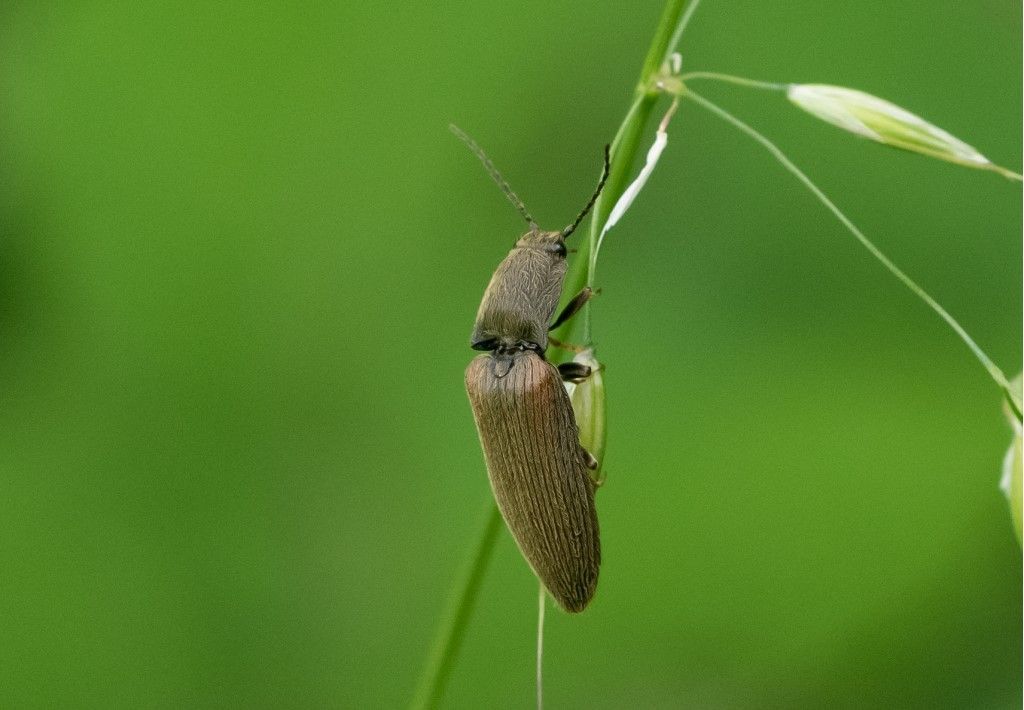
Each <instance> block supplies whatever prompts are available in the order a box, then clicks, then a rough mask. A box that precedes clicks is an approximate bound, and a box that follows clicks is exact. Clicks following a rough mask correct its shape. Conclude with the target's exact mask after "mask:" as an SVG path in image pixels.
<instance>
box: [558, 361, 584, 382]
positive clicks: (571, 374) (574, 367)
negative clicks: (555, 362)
mask: <svg viewBox="0 0 1024 710" xmlns="http://www.w3.org/2000/svg"><path fill="white" fill-rule="evenodd" d="M591 371H592V370H591V367H590V365H583V364H581V363H578V362H563V363H562V364H561V365H559V366H558V374H559V375H561V376H562V381H563V382H575V383H577V384H579V383H580V382H583V380H585V379H587V378H588V377H590V373H591Z"/></svg>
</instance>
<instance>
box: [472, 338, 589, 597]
mask: <svg viewBox="0 0 1024 710" xmlns="http://www.w3.org/2000/svg"><path fill="white" fill-rule="evenodd" d="M501 372H505V373H506V374H504V375H501V374H500V373H501ZM466 390H467V392H468V393H469V400H470V403H471V404H472V406H473V416H474V418H475V419H476V425H477V430H478V431H479V432H480V443H481V444H482V445H483V449H484V456H485V458H486V459H487V472H488V475H489V477H490V481H491V488H492V489H493V491H494V497H495V499H496V500H497V501H498V507H499V508H500V509H501V514H502V516H503V517H504V518H505V523H506V525H508V528H509V530H510V531H511V532H512V536H513V537H514V538H515V540H516V544H517V545H518V546H519V549H520V551H522V553H523V556H524V557H525V558H526V560H527V562H529V563H530V566H531V567H532V568H533V571H534V572H535V573H536V575H537V576H538V577H539V578H540V580H541V582H542V583H543V584H544V587H545V588H546V589H547V590H548V592H549V593H550V594H551V596H552V597H554V599H555V601H557V602H558V604H559V606H561V607H562V608H563V609H565V610H566V611H570V612H579V611H583V609H584V608H585V607H586V606H587V604H588V603H589V602H590V599H591V598H592V597H593V596H594V590H595V589H596V587H597V575H598V570H599V568H600V565H601V543H600V538H599V534H598V523H597V510H596V509H595V507H594V489H595V484H594V481H593V479H592V478H591V476H590V471H589V469H588V468H587V462H588V460H589V458H590V457H589V456H588V454H587V452H586V451H585V450H584V449H583V447H582V446H580V443H579V431H578V429H577V427H576V420H575V418H574V417H573V412H572V405H571V404H570V402H569V396H568V394H566V391H565V387H564V386H563V385H562V379H561V377H560V376H559V373H558V370H557V369H555V367H554V366H552V365H551V364H550V363H548V362H546V361H545V360H544V359H543V358H541V357H540V356H539V355H538V354H537V353H535V352H532V351H530V350H525V351H521V352H517V353H515V354H509V355H507V356H493V355H480V356H479V357H476V358H474V359H473V361H472V362H471V363H470V364H469V367H468V368H467V369H466Z"/></svg>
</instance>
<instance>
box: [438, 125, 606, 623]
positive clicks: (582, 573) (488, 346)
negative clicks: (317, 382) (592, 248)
mask: <svg viewBox="0 0 1024 710" xmlns="http://www.w3.org/2000/svg"><path fill="white" fill-rule="evenodd" d="M451 129H452V131H453V132H454V133H455V134H456V135H457V136H458V137H459V138H460V139H462V140H463V141H464V142H465V143H466V144H467V145H468V146H469V148H470V149H471V150H472V151H473V152H474V153H475V154H476V155H477V157H478V158H480V160H481V161H482V162H483V164H484V167H485V168H486V169H487V171H488V172H489V173H490V174H491V177H492V178H494V180H495V181H496V182H497V183H498V186H499V187H500V188H501V189H502V191H503V192H504V193H505V195H506V197H508V198H509V200H510V201H511V202H512V204H513V205H515V207H516V209H517V210H518V211H519V213H520V214H521V215H522V216H523V217H524V218H525V219H526V222H527V224H528V225H529V230H528V231H527V232H526V233H525V234H524V235H523V236H522V237H520V238H519V240H518V241H517V242H516V244H515V246H514V247H513V249H512V250H511V251H510V252H509V254H508V255H507V256H506V257H505V259H504V260H503V261H502V262H501V263H500V264H499V265H498V268H497V269H496V270H495V271H494V275H493V276H492V277H491V280H490V283H489V284H488V286H487V289H486V290H485V291H484V295H483V299H482V300H481V302H480V308H479V310H478V312H477V316H476V322H475V324H474V327H473V333H472V336H471V338H470V345H471V347H472V348H473V349H474V350H479V351H482V352H483V353H484V354H481V355H478V356H477V357H476V358H474V359H473V360H472V361H471V362H470V364H469V367H468V368H467V369H466V392H467V393H468V395H469V401H470V405H471V407H472V410H473V418H474V420H475V422H476V427H477V432H478V433H479V436H480V443H481V446H482V447H483V451H484V458H485V461H486V464H487V472H488V478H489V479H490V483H491V489H492V491H493V492H494V498H495V500H496V501H497V504H498V508H499V509H500V510H501V514H502V517H503V518H504V519H505V524H506V525H507V526H508V529H509V530H510V531H511V533H512V536H513V538H515V541H516V544H517V545H518V547H519V550H520V552H522V554H523V557H524V558H525V559H526V561H527V563H529V565H530V567H531V568H532V569H533V571H534V573H535V574H536V575H537V577H538V578H539V579H540V581H541V583H542V584H543V585H544V587H545V589H547V591H548V593H549V594H550V595H551V596H552V597H553V598H554V599H555V601H556V602H557V603H558V605H559V606H561V607H562V608H563V609H564V610H566V611H568V612H580V611H583V609H584V608H586V606H587V604H588V603H589V602H590V600H591V599H592V598H593V596H594V591H595V589H596V588H597V578H598V571H599V569H600V565H601V542H600V533H599V528H598V521H597V510H596V508H595V505H594V492H595V489H596V486H597V484H596V483H595V481H594V478H593V477H592V476H591V473H590V471H592V470H594V469H596V468H597V461H596V460H595V459H594V457H593V456H592V455H591V454H590V453H589V452H588V451H587V450H586V449H584V448H583V446H582V445H581V444H580V440H579V428H578V426H577V424H576V418H575V416H574V414H573V410H572V404H571V402H570V400H569V395H568V394H567V393H566V391H565V387H564V386H563V384H562V382H563V380H565V381H572V382H580V381H582V380H583V379H585V378H586V377H587V376H589V375H590V368H589V367H587V366H584V365H580V364H579V363H572V362H570V363H563V364H562V365H559V366H558V367H556V366H554V365H552V364H551V363H550V362H548V361H547V359H546V358H545V352H546V350H547V347H548V344H549V340H550V339H549V337H548V332H549V331H550V330H552V329H554V328H557V327H558V326H560V325H561V324H562V323H564V322H565V321H566V320H568V319H569V318H570V317H572V316H573V315H574V314H575V313H576V312H577V311H579V310H580V308H582V307H583V305H584V304H585V303H586V302H587V300H589V298H590V297H591V296H592V294H593V292H592V291H591V289H589V288H584V289H583V290H582V291H581V292H580V293H579V294H578V295H577V296H576V297H574V298H573V299H572V300H571V301H570V302H569V303H568V304H567V305H566V306H565V308H564V309H563V310H562V312H561V313H560V314H559V316H558V317H557V318H555V319H554V320H553V321H552V316H553V315H554V312H555V309H556V308H557V307H558V301H559V297H560V295H561V292H562V285H563V282H564V280H565V273H566V255H567V249H566V246H565V240H566V238H567V237H568V236H569V235H571V234H572V233H573V232H574V231H575V229H576V227H578V226H579V224H580V222H582V220H583V218H584V217H585V216H586V215H587V213H588V212H589V211H590V208H591V207H593V205H594V202H595V201H596V200H597V197H598V195H600V193H601V190H602V188H603V187H604V184H605V181H606V180H607V179H608V171H609V154H608V147H607V146H606V147H605V153H604V169H603V171H602V174H601V179H600V181H599V183H598V186H597V189H596V190H595V191H594V194H593V195H592V196H591V198H590V201H589V202H588V203H587V205H586V206H585V207H584V208H583V211H581V212H580V214H579V215H578V216H577V217H576V219H575V220H574V221H573V223H572V224H570V225H569V226H568V227H566V228H565V229H563V230H561V231H555V232H552V231H544V230H542V229H540V228H539V227H538V226H537V223H536V222H534V220H533V218H532V217H530V215H529V213H528V212H527V211H526V208H525V206H524V205H523V203H522V201H521V200H520V199H519V198H518V196H516V194H515V193H514V192H513V191H512V189H511V188H510V187H509V186H508V183H506V182H505V180H504V179H503V178H502V177H501V175H500V173H498V171H497V169H496V168H495V167H494V165H493V163H491V161H490V160H489V159H488V158H487V156H486V155H485V154H484V152H483V150H482V149H481V148H480V147H479V146H478V145H477V144H476V143H475V142H474V141H473V140H472V139H471V138H469V137H468V136H467V135H466V134H465V133H463V132H462V131H460V130H459V129H458V128H456V127H455V126H452V127H451Z"/></svg>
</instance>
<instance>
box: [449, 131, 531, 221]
mask: <svg viewBox="0 0 1024 710" xmlns="http://www.w3.org/2000/svg"><path fill="white" fill-rule="evenodd" d="M448 128H449V130H451V132H452V133H454V134H455V135H456V136H458V138H459V140H461V141H462V142H463V143H465V144H466V146H467V147H468V148H469V149H470V150H471V151H473V155H475V156H476V157H478V158H480V162H481V163H483V164H484V170H486V171H487V174H488V175H490V176H491V179H492V180H494V182H496V183H498V187H500V188H501V191H502V192H504V193H505V197H507V198H508V201H509V202H511V203H512V204H513V205H514V206H515V208H516V210H517V211H518V212H519V214H521V215H522V216H523V219H525V220H526V223H527V224H529V225H530V229H537V228H538V227H537V223H536V222H534V221H533V217H531V216H530V213H529V212H527V211H526V205H524V204H523V201H522V200H520V199H519V195H517V194H516V193H515V192H514V191H513V190H512V188H511V186H509V184H508V183H507V182H505V178H503V177H502V176H501V173H500V172H498V169H497V168H496V167H494V163H492V162H491V159H490V158H488V157H487V153H485V152H484V149H483V148H481V147H480V146H479V145H477V143H476V141H475V140H473V139H472V138H470V137H469V136H467V135H466V134H465V133H464V132H463V131H462V129H461V128H459V127H458V126H456V125H455V124H454V123H449V124H448Z"/></svg>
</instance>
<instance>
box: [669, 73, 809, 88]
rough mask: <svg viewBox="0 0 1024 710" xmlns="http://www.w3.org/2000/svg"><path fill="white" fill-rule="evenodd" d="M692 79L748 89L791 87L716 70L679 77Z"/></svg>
mask: <svg viewBox="0 0 1024 710" xmlns="http://www.w3.org/2000/svg"><path fill="white" fill-rule="evenodd" d="M692 79H709V80H711V81H721V82H725V83H726V84H736V85H737V86H744V87H746V88H748V89H764V90H765V91H785V90H786V89H787V88H788V87H789V84H780V83H778V82H775V81H757V80H756V79H747V78H746V77H743V76H734V75H732V74H722V73H720V72H715V71H691V72H687V73H685V74H682V75H680V77H679V80H680V81H682V82H684V83H685V82H687V81H690V80H692Z"/></svg>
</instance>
